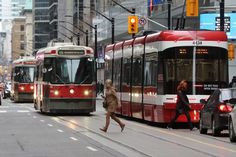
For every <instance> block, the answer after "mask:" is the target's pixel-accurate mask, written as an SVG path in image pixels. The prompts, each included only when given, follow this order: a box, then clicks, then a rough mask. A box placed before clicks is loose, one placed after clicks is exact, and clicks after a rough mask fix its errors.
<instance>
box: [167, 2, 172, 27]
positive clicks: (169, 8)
mask: <svg viewBox="0 0 236 157" xmlns="http://www.w3.org/2000/svg"><path fill="white" fill-rule="evenodd" d="M167 2H168V4H167V5H168V30H171V3H172V0H167Z"/></svg>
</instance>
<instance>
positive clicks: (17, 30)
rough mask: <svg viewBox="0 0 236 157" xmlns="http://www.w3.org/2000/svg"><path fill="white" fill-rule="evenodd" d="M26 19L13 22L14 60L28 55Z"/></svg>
mask: <svg viewBox="0 0 236 157" xmlns="http://www.w3.org/2000/svg"><path fill="white" fill-rule="evenodd" d="M25 20H26V19H25V18H24V17H21V18H20V17H19V18H15V19H14V20H13V21H12V31H11V32H12V43H11V45H12V55H11V56H12V60H15V59H18V58H19V57H20V56H22V55H26V54H25V53H26V51H25Z"/></svg>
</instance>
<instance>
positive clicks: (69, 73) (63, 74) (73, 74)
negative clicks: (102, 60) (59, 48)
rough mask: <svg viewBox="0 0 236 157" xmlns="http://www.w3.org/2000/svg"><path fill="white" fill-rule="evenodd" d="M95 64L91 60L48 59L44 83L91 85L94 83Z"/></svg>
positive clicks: (45, 64) (45, 66)
mask: <svg viewBox="0 0 236 157" xmlns="http://www.w3.org/2000/svg"><path fill="white" fill-rule="evenodd" d="M93 63H94V61H93V59H91V58H79V59H78V58H76V59H68V58H46V59H45V62H44V81H48V82H51V83H66V84H68V83H75V84H90V83H92V81H93V71H94V70H93Z"/></svg>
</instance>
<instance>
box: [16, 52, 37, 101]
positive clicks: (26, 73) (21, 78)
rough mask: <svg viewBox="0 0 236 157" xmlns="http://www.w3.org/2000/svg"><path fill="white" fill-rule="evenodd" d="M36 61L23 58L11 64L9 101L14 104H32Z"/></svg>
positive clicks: (31, 58) (26, 57)
mask: <svg viewBox="0 0 236 157" xmlns="http://www.w3.org/2000/svg"><path fill="white" fill-rule="evenodd" d="M35 67H36V60H35V58H34V57H32V56H23V57H21V58H19V59H17V60H15V61H13V64H12V76H11V79H12V80H11V81H12V83H11V84H12V85H11V87H12V90H11V99H12V100H13V101H14V102H33V93H34V74H35Z"/></svg>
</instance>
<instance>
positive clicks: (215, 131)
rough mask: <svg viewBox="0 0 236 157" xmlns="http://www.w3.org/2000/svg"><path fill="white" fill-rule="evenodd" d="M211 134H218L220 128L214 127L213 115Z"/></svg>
mask: <svg viewBox="0 0 236 157" xmlns="http://www.w3.org/2000/svg"><path fill="white" fill-rule="evenodd" d="M212 135H213V136H219V135H220V130H219V129H218V128H216V122H215V119H214V117H213V119H212Z"/></svg>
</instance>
